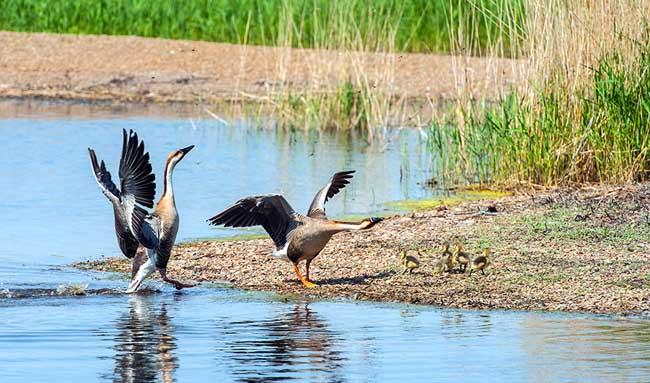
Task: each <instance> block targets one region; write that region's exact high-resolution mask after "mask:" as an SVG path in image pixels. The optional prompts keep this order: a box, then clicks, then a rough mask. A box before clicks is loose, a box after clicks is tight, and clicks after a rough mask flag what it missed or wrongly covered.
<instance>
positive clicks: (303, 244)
mask: <svg viewBox="0 0 650 383" xmlns="http://www.w3.org/2000/svg"><path fill="white" fill-rule="evenodd" d="M354 172H355V171H354V170H350V171H343V172H338V173H336V174H334V176H333V177H332V178H331V179H330V181H329V182H328V183H327V185H325V186H324V187H323V188H322V189H320V190H319V191H318V193H316V196H315V197H314V200H313V201H312V203H311V205H310V206H309V210H308V212H307V215H302V214H299V213H297V212H296V211H295V210H294V209H293V208H292V207H291V205H289V203H288V202H287V200H286V199H285V198H284V197H283V196H281V195H279V194H270V195H260V196H252V197H246V198H243V199H240V200H239V201H237V202H236V203H235V204H234V205H233V206H231V207H229V208H227V209H226V210H224V211H222V212H221V213H219V214H217V215H215V216H214V217H212V218H209V219H208V222H209V223H210V224H211V225H215V226H218V225H223V226H224V227H250V226H257V225H261V226H262V227H263V228H264V230H266V232H267V233H268V234H269V236H270V237H271V239H273V242H274V244H275V246H276V249H275V251H273V253H272V255H273V256H274V257H277V258H280V259H283V260H286V261H289V262H291V263H292V264H293V270H294V272H295V273H296V275H297V276H298V279H300V282H302V284H303V285H304V286H305V287H307V288H313V287H316V284H315V283H314V282H313V281H312V280H311V279H310V277H309V265H310V264H311V262H312V261H313V260H314V258H316V256H318V254H320V252H321V250H323V248H324V247H325V245H326V244H327V242H329V240H330V239H331V238H332V236H333V235H334V234H336V233H340V232H343V231H350V230H366V229H370V228H371V227H373V226H374V225H375V224H377V223H378V222H380V221H382V219H381V218H375V217H371V218H366V219H364V220H362V221H360V222H343V221H334V220H330V219H328V218H327V216H326V215H325V203H326V202H327V201H328V200H329V199H330V198H332V197H333V196H334V195H336V194H337V193H338V192H339V191H340V190H341V189H343V188H344V187H345V185H347V184H348V183H350V181H349V179H350V178H352V174H353V173H354ZM301 261H305V276H303V275H302V273H301V272H300V268H299V267H298V264H299V263H300V262H301Z"/></svg>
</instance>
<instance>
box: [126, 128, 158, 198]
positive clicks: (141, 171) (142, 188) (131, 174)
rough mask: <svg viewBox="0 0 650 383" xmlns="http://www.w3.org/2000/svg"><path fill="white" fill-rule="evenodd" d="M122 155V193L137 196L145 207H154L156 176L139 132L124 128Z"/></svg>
mask: <svg viewBox="0 0 650 383" xmlns="http://www.w3.org/2000/svg"><path fill="white" fill-rule="evenodd" d="M122 136H123V141H122V157H121V159H120V181H121V186H122V193H124V194H130V195H133V196H134V197H135V201H136V202H137V203H138V204H140V205H142V206H145V207H148V208H152V207H153V205H154V201H153V200H154V198H155V195H156V183H155V180H156V176H155V175H154V174H153V168H152V167H151V163H150V160H149V153H147V152H145V146H144V141H142V142H141V141H140V140H139V139H138V134H137V133H136V132H134V131H133V130H129V133H128V135H127V133H126V129H122Z"/></svg>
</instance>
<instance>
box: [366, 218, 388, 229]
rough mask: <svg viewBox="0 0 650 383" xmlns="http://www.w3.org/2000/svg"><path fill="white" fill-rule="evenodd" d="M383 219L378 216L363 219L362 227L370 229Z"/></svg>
mask: <svg viewBox="0 0 650 383" xmlns="http://www.w3.org/2000/svg"><path fill="white" fill-rule="evenodd" d="M383 220H384V219H383V218H379V217H370V218H366V219H364V220H363V224H364V225H363V228H364V229H370V228H371V227H373V226H375V225H376V224H378V223H379V222H381V221H383Z"/></svg>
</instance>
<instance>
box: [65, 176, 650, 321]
mask: <svg viewBox="0 0 650 383" xmlns="http://www.w3.org/2000/svg"><path fill="white" fill-rule="evenodd" d="M649 206H650V185H637V186H630V187H624V188H602V187H599V188H593V189H582V190H578V191H562V192H550V193H535V194H534V195H524V194H521V195H517V196H511V197H505V198H501V199H498V200H494V201H480V202H468V203H463V204H461V205H458V206H443V207H439V208H435V209H430V210H427V211H419V212H415V213H412V214H408V215H405V216H395V217H391V218H389V219H387V220H385V221H384V222H382V223H380V224H378V225H377V226H376V227H375V228H373V230H370V231H366V232H359V233H346V234H340V235H338V236H336V237H334V239H333V240H332V241H331V242H330V243H329V245H328V246H327V247H326V248H325V250H324V251H323V252H322V253H321V255H320V256H319V257H318V258H317V259H316V260H315V261H314V263H313V264H312V278H313V279H314V280H315V281H316V282H317V283H318V284H319V286H318V287H317V288H314V289H309V290H307V289H304V288H303V287H302V286H301V285H300V284H299V283H298V281H297V280H296V278H295V275H294V273H293V271H292V270H291V267H290V266H289V265H288V264H287V263H284V262H282V261H280V260H276V259H272V258H271V257H270V256H269V255H268V254H269V253H270V250H271V249H272V242H271V241H270V240H268V239H253V240H235V241H202V242H196V243H190V244H184V245H181V246H178V247H177V248H176V249H175V251H174V254H173V256H172V261H171V262H170V269H169V273H170V274H171V275H174V276H176V277H179V278H184V279H192V280H196V281H217V280H218V281H222V280H226V281H231V282H232V283H233V286H235V287H239V288H244V289H250V290H264V291H274V292H279V293H287V294H293V295H300V296H315V297H324V298H352V299H359V300H373V301H397V302H408V303H421V304H431V305H441V306H448V307H458V308H477V309H496V308H501V309H524V310H552V311H587V312H595V313H626V314H638V313H645V312H649V311H650V262H648V261H649V253H650V218H649V216H650V210H649ZM488 207H493V208H496V211H497V213H489V212H488ZM490 210H492V209H490ZM456 238H457V239H460V240H461V241H462V242H463V243H464V244H465V246H466V249H467V250H468V251H470V252H471V253H472V254H473V255H476V254H478V253H479V252H480V249H481V248H482V247H484V246H489V247H491V249H492V251H493V262H494V264H493V265H492V267H491V268H489V269H488V270H487V275H485V276H483V275H477V274H474V275H472V276H470V275H468V274H461V273H444V274H442V275H439V274H435V273H433V260H434V258H435V257H436V256H437V254H430V255H425V256H422V257H421V259H420V261H421V263H422V265H421V267H420V268H419V269H418V270H417V271H416V272H415V273H414V274H403V273H402V272H401V268H400V266H399V262H398V258H399V252H400V249H402V248H406V249H411V251H415V250H418V249H419V250H420V252H422V253H427V251H428V250H431V251H436V252H437V250H436V249H437V248H438V247H439V246H440V245H441V244H442V243H443V241H447V240H454V239H456ZM78 266H79V267H81V268H86V269H93V270H103V271H120V272H127V271H128V269H129V267H130V264H129V263H128V261H127V260H126V259H104V260H100V261H93V262H85V263H82V264H79V265H78Z"/></svg>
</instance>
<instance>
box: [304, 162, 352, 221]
mask: <svg viewBox="0 0 650 383" xmlns="http://www.w3.org/2000/svg"><path fill="white" fill-rule="evenodd" d="M354 172H355V171H354V170H347V171H343V172H338V173H335V174H334V176H332V179H331V180H330V182H328V183H327V185H325V186H324V187H323V188H322V189H320V190H319V191H318V193H316V196H314V200H313V201H312V202H311V205H310V206H309V211H308V212H307V216H308V217H311V218H326V216H325V203H326V202H327V201H328V200H329V199H330V198H332V197H334V196H335V195H336V194H337V193H338V192H339V191H341V189H343V188H344V187H345V185H347V184H349V183H350V181H349V180H350V179H351V178H352V177H353V173H354Z"/></svg>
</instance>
